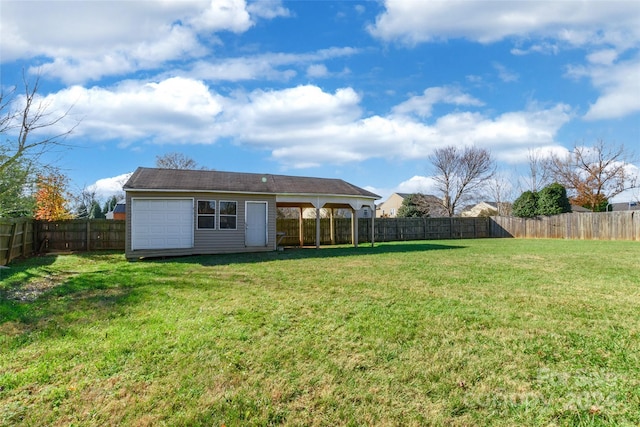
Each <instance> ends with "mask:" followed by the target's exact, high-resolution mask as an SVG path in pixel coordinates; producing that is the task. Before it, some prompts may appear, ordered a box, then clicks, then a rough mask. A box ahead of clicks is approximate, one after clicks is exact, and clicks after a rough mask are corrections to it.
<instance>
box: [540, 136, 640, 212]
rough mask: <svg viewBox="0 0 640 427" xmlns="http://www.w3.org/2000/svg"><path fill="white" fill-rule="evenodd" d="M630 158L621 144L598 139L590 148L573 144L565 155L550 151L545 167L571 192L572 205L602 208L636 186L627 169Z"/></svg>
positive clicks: (630, 162)
mask: <svg viewBox="0 0 640 427" xmlns="http://www.w3.org/2000/svg"><path fill="white" fill-rule="evenodd" d="M630 157H631V153H630V152H629V151H627V150H626V149H625V148H624V146H622V145H607V144H606V143H605V142H604V141H602V140H599V141H597V142H596V143H595V144H594V145H593V146H592V147H585V146H578V145H576V146H575V147H574V148H573V150H572V151H570V152H569V153H568V154H567V155H565V156H561V155H556V154H553V155H552V156H551V157H550V158H549V159H548V160H547V162H546V164H545V168H546V171H547V173H548V175H549V176H551V177H552V178H553V179H554V180H555V181H556V182H558V183H560V184H561V185H562V186H563V187H565V188H566V189H567V191H569V192H570V195H571V196H572V197H571V200H572V202H573V203H574V204H576V205H579V206H583V207H586V208H589V209H591V210H592V211H603V210H605V209H606V206H607V202H608V201H609V200H610V199H611V198H613V197H615V196H617V195H618V194H620V193H622V192H623V191H625V190H629V189H633V188H637V187H636V185H637V183H638V179H639V177H638V176H636V175H634V174H633V173H632V172H631V169H630V168H629V166H630V164H632V160H631V159H630Z"/></svg>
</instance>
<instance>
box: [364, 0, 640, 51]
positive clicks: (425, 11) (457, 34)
mask: <svg viewBox="0 0 640 427" xmlns="http://www.w3.org/2000/svg"><path fill="white" fill-rule="evenodd" d="M384 5H385V11H384V12H383V13H381V14H380V15H379V16H378V17H377V18H376V22H375V24H373V25H371V26H370V27H369V28H368V30H369V32H370V33H371V34H372V35H373V36H374V37H378V38H380V39H383V40H387V41H392V40H399V41H402V42H404V43H408V44H416V43H422V42H430V41H438V40H443V39H450V38H466V39H469V40H473V41H477V42H480V43H491V42H495V41H498V40H503V39H505V38H507V37H521V38H529V37H532V36H533V37H536V38H541V39H544V38H555V39H558V40H561V41H563V42H564V43H568V44H571V45H574V46H583V45H586V44H603V43H606V44H614V45H628V44H629V43H630V41H629V38H631V39H632V40H633V41H631V43H634V41H635V42H636V43H637V41H638V40H639V39H640V28H639V27H638V25H637V22H638V19H639V18H640V8H638V6H637V4H636V3H635V2H633V1H607V2H598V1H580V2H578V1H558V2H535V1H496V2H486V1H485V2H469V1H467V0H449V1H428V2H427V1H415V0H414V1H407V0H385V1H384Z"/></svg>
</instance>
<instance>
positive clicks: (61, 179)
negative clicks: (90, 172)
mask: <svg viewBox="0 0 640 427" xmlns="http://www.w3.org/2000/svg"><path fill="white" fill-rule="evenodd" d="M69 197H70V194H69V192H68V191H67V177H66V176H65V175H63V174H61V173H59V172H52V173H50V174H49V175H38V178H37V180H36V211H35V214H34V217H35V219H38V220H43V221H59V220H63V219H71V218H73V215H71V213H70V212H69V209H67V204H68V198H69Z"/></svg>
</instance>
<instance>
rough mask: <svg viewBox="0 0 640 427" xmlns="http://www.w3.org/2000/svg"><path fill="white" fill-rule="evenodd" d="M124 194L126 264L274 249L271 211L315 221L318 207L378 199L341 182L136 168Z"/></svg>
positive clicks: (355, 206)
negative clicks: (311, 213) (292, 211)
mask: <svg viewBox="0 0 640 427" xmlns="http://www.w3.org/2000/svg"><path fill="white" fill-rule="evenodd" d="M124 190H125V193H126V207H127V208H126V221H127V226H126V243H125V255H126V257H127V259H137V258H141V257H153V256H176V255H194V254H216V253H233V252H261V251H273V250H276V249H277V245H278V231H277V230H276V215H277V209H278V208H298V209H304V208H313V209H314V210H315V211H316V219H319V217H320V215H319V212H320V209H322V208H328V209H349V210H350V211H351V212H357V211H359V210H361V209H362V208H364V207H369V209H375V200H376V199H379V198H380V196H378V195H377V194H374V193H372V192H370V191H367V190H365V189H362V188H360V187H356V186H355V185H352V184H350V183H348V182H345V181H343V180H341V179H327V178H311V177H295V176H286V175H271V174H252V173H237V172H220V171H210V170H180V169H152V168H138V169H137V170H136V171H135V172H134V173H133V175H132V176H131V178H129V180H128V181H127V183H126V184H125V185H124ZM352 221H353V222H354V223H353V227H352V230H354V231H353V232H352V233H354V235H352V240H353V242H354V245H356V246H357V242H358V236H357V230H358V227H357V225H358V224H357V222H358V216H355V218H352ZM316 224H317V225H316V247H319V246H320V243H319V242H320V221H316ZM373 226H374V224H373V221H372V224H371V227H372V229H373ZM371 234H372V235H373V233H371ZM301 239H302V238H301Z"/></svg>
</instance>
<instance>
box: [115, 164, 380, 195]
mask: <svg viewBox="0 0 640 427" xmlns="http://www.w3.org/2000/svg"><path fill="white" fill-rule="evenodd" d="M123 188H124V189H125V190H141V191H189V192H194V191H203V192H211V191H215V192H225V193H253V194H277V195H288V194H295V195H299V194H304V195H332V196H356V197H362V198H369V199H374V200H375V199H379V198H380V196H378V195H377V194H375V193H372V192H370V191H368V190H365V189H363V188H360V187H357V186H355V185H353V184H350V183H348V182H346V181H343V180H341V179H331V178H311V177H303V176H287V175H272V174H255V173H240V172H220V171H211V170H184V169H152V168H142V167H141V168H138V169H136V171H135V172H134V173H133V175H131V178H129V180H128V181H127V183H126V184H125V185H124V187H123Z"/></svg>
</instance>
